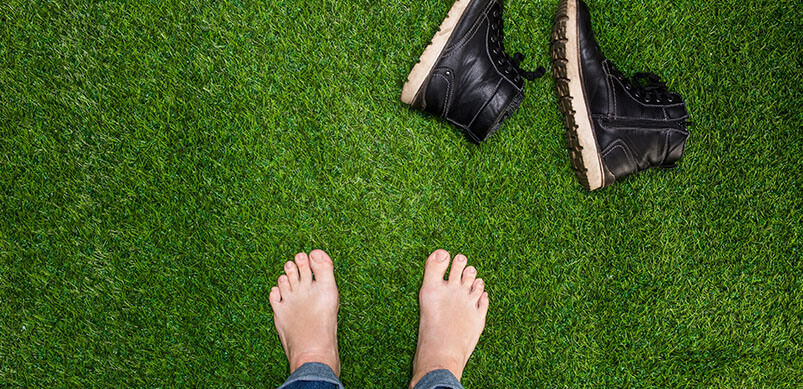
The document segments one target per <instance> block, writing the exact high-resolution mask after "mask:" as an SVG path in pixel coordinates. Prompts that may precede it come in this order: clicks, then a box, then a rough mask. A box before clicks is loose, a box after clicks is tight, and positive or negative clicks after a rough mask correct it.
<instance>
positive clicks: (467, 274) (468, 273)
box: [460, 266, 477, 290]
mask: <svg viewBox="0 0 803 389" xmlns="http://www.w3.org/2000/svg"><path fill="white" fill-rule="evenodd" d="M476 277H477V269H476V268H474V266H468V267H466V269H465V270H463V277H462V280H461V282H460V285H462V286H463V287H464V288H466V289H469V290H471V286H472V285H473V284H474V278H476Z"/></svg>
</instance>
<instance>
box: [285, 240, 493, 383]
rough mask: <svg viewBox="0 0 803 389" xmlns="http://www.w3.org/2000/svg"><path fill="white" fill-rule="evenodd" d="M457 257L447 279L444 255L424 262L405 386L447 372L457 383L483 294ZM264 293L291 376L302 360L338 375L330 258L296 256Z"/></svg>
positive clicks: (484, 307) (479, 325)
mask: <svg viewBox="0 0 803 389" xmlns="http://www.w3.org/2000/svg"><path fill="white" fill-rule="evenodd" d="M466 262H467V259H466V257H465V256H464V255H462V254H458V255H456V256H455V257H454V260H453V261H452V266H451V269H450V270H449V278H448V280H444V275H445V274H446V268H447V267H449V253H448V252H446V250H436V251H434V252H433V253H432V254H430V256H429V258H427V262H426V265H425V269H424V282H423V285H422V286H421V291H420V293H419V305H420V308H421V319H420V322H419V326H418V346H417V350H416V353H415V359H414V360H413V378H412V380H411V381H410V387H413V386H415V384H416V383H417V382H418V381H419V380H420V379H421V378H423V377H424V375H426V374H427V373H428V372H431V371H434V370H439V369H447V370H449V371H450V372H452V374H454V376H455V377H457V379H458V380H459V379H460V377H461V376H462V375H463V369H464V368H465V366H466V363H467V362H468V358H469V357H470V356H471V353H472V352H473V351H474V347H475V346H476V345H477V341H479V339H480V334H482V330H483V329H484V328H485V316H486V314H487V313H488V293H487V292H485V291H484V285H483V282H482V279H479V278H477V269H475V268H474V267H473V266H466ZM284 271H285V274H283V275H281V276H280V277H279V280H278V286H274V287H273V288H272V289H271V292H270V305H271V307H272V308H273V312H274V321H275V323H276V330H277V331H278V332H279V339H280V340H281V342H282V346H283V347H284V352H285V354H286V355H287V360H288V361H289V362H290V372H291V373H292V372H293V371H295V370H296V369H298V368H299V367H301V365H303V364H305V363H307V362H320V363H323V364H326V365H328V366H329V367H331V368H332V370H334V372H335V374H336V375H337V376H340V356H339V354H338V348H337V311H338V308H339V306H340V301H339V296H338V292H337V285H336V284H335V276H334V267H333V263H332V259H331V258H329V255H327V254H326V253H325V252H324V251H322V250H313V251H312V252H310V253H309V255H307V254H305V253H299V254H296V257H295V261H288V262H287V263H285V265H284Z"/></svg>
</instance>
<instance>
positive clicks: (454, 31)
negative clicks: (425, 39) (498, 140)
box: [401, 0, 544, 142]
mask: <svg viewBox="0 0 803 389" xmlns="http://www.w3.org/2000/svg"><path fill="white" fill-rule="evenodd" d="M503 38H504V34H503V26H502V0H457V1H455V3H454V5H452V9H451V10H449V15H448V16H446V19H444V21H443V23H441V27H440V30H439V31H438V32H437V33H436V34H435V36H434V37H433V38H432V42H431V43H430V45H429V46H428V47H427V48H426V49H425V50H424V53H423V54H421V59H420V61H419V63H417V64H416V65H415V66H414V67H413V70H412V71H411V72H410V75H409V76H407V83H405V84H404V87H403V88H402V96H401V100H402V102H404V103H405V104H409V105H411V106H412V107H414V108H417V109H420V110H424V111H427V112H430V113H432V114H434V115H438V116H441V117H443V118H445V119H446V121H448V122H449V123H451V124H453V125H455V126H457V127H460V128H462V129H463V130H465V132H466V133H467V134H468V136H469V137H470V138H471V139H472V140H473V141H475V142H481V141H483V140H485V139H487V138H488V137H489V136H491V134H493V133H494V132H495V131H496V130H498V129H499V126H500V125H501V123H502V121H503V120H505V119H506V118H507V117H508V116H510V115H511V114H513V113H514V112H515V111H516V109H517V108H518V107H519V104H521V100H522V98H523V97H524V93H523V92H522V89H523V87H524V79H529V80H532V79H534V78H537V77H540V76H541V75H543V74H544V70H543V68H539V69H538V71H536V72H526V71H523V70H521V69H520V68H519V63H520V62H521V60H522V59H523V58H524V56H523V55H521V54H520V53H516V54H515V55H513V56H512V57H511V56H509V55H507V54H506V53H505V47H504V45H503V42H502V41H503Z"/></svg>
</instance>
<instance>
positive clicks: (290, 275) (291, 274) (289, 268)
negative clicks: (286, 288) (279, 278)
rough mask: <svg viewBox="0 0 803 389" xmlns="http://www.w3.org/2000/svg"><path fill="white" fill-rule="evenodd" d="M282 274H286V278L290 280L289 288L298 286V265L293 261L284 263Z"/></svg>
mask: <svg viewBox="0 0 803 389" xmlns="http://www.w3.org/2000/svg"><path fill="white" fill-rule="evenodd" d="M284 274H287V279H288V280H289V281H290V288H291V289H295V288H296V286H298V280H299V278H298V267H296V264H295V263H293V261H287V262H286V263H285V264H284Z"/></svg>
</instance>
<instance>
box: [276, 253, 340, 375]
mask: <svg viewBox="0 0 803 389" xmlns="http://www.w3.org/2000/svg"><path fill="white" fill-rule="evenodd" d="M284 272H285V274H283V275H281V276H279V280H278V284H279V286H278V287H277V286H274V287H273V288H272V289H271V290H270V306H271V307H272V308H273V321H274V323H275V324H276V331H278V332H279V339H280V340H281V341H282V346H283V347H284V353H285V354H286V355H287V360H288V361H289V362H290V373H293V372H294V371H296V369H298V368H299V367H301V365H303V364H305V363H307V362H320V363H323V364H326V365H328V366H329V367H331V368H332V370H334V372H335V375H337V376H338V377H339V376H340V356H339V355H338V351H337V310H338V308H339V307H340V301H339V297H338V294H337V285H335V275H334V266H333V264H332V259H331V258H329V255H327V254H326V253H325V252H323V251H322V250H313V251H312V252H310V254H309V256H307V254H304V253H298V254H296V258H295V262H292V261H288V262H287V263H285V264H284ZM313 275H314V277H313ZM313 278H314V279H313Z"/></svg>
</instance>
